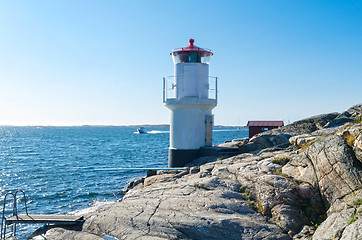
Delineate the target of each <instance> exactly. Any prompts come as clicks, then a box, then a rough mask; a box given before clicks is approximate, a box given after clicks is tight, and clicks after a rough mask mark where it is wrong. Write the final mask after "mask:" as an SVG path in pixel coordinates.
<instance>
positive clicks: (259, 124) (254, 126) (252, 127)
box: [246, 121, 284, 138]
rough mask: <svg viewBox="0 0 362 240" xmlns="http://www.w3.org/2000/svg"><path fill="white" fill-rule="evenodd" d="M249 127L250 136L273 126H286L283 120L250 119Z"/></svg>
mask: <svg viewBox="0 0 362 240" xmlns="http://www.w3.org/2000/svg"><path fill="white" fill-rule="evenodd" d="M246 126H248V127H249V138H251V137H252V136H254V135H256V134H258V133H261V132H265V131H268V130H270V129H273V128H278V127H282V126H284V122H283V121H248V124H247V125H246Z"/></svg>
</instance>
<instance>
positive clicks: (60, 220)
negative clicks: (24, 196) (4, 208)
mask: <svg viewBox="0 0 362 240" xmlns="http://www.w3.org/2000/svg"><path fill="white" fill-rule="evenodd" d="M82 221H83V217H82V216H68V215H32V214H29V215H25V214H24V215H23V214H22V215H18V216H13V217H10V218H7V219H6V220H5V222H6V224H7V225H10V224H13V223H16V224H17V223H28V224H37V223H48V224H63V225H64V224H66V225H71V224H77V223H80V222H82Z"/></svg>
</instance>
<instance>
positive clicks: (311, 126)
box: [33, 104, 362, 240]
mask: <svg viewBox="0 0 362 240" xmlns="http://www.w3.org/2000/svg"><path fill="white" fill-rule="evenodd" d="M361 109H362V104H360V105H355V106H353V107H352V108H350V109H348V110H347V111H345V112H344V113H343V114H338V113H331V114H324V115H319V116H315V117H311V118H308V119H304V120H301V121H298V122H295V123H293V124H290V125H288V126H285V127H283V128H279V129H273V130H271V131H268V132H264V133H262V134H259V135H256V136H254V137H253V138H251V139H248V138H245V139H238V140H233V141H230V142H227V143H225V144H224V145H222V146H226V145H227V147H235V148H238V149H239V150H240V151H241V152H243V153H242V154H240V155H237V156H233V157H228V158H225V159H222V160H220V159H217V158H216V157H205V158H200V159H198V160H197V161H194V162H193V163H192V164H190V165H189V169H187V170H186V171H181V172H175V171H157V172H155V171H153V172H149V173H148V174H147V177H145V178H142V179H139V180H137V181H134V182H133V183H132V184H130V185H129V188H128V191H127V194H126V195H125V196H124V198H123V199H122V200H121V201H120V202H117V203H114V204H109V205H105V206H102V207H100V208H98V209H97V210H96V212H93V213H90V214H88V215H87V216H85V223H84V224H83V226H82V228H81V229H80V230H78V231H75V230H66V229H63V228H51V229H49V230H48V231H45V232H44V233H42V234H40V235H39V234H38V236H42V237H44V238H45V239H99V237H101V236H111V237H113V238H116V239H294V240H306V239H315V240H320V239H334V240H337V239H338V240H346V239H352V240H353V239H362V227H361V226H362V224H361V223H362V216H361V214H362V207H361V206H362V148H361V146H362V124H361V123H359V122H360V120H358V118H359V116H360V115H359V114H360V112H361ZM343 116H344V117H343ZM344 118H349V119H352V118H353V122H351V121H350V120H348V121H346V120H345V119H344ZM337 119H342V120H338V121H337ZM344 121H345V122H344ZM343 122H344V123H343ZM341 124H342V125H341ZM33 239H36V238H33Z"/></svg>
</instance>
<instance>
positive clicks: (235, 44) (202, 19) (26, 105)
mask: <svg viewBox="0 0 362 240" xmlns="http://www.w3.org/2000/svg"><path fill="white" fill-rule="evenodd" d="M191 37H192V38H194V39H195V45H197V46H199V47H204V48H209V49H212V50H213V52H214V56H213V57H212V59H211V61H210V75H212V76H217V77H219V104H218V106H217V107H216V108H215V110H214V114H215V124H223V125H238V124H240V125H246V123H247V121H248V120H284V121H285V122H286V123H288V122H289V121H290V122H293V121H296V120H299V119H302V118H305V117H309V116H312V115H316V114H320V113H327V112H335V111H337V112H341V111H343V110H346V109H347V108H349V107H350V106H352V105H354V104H357V103H362V1H357V0H356V1H351V0H340V1H333V0H328V1H327V0H326V1H322V0H319V1H315V0H293V1H290V0H284V1H278V0H273V1H271V0H264V1H259V0H248V1H243V0H235V1H232V0H228V1H210V0H208V1H188V0H187V1H169V0H163V1H161V0H154V1H151V0H138V1H137V0H134V1H131V0H129V1H121V0H117V1H116V0H107V1H100V0H99V1H98V0H97V1H96V0H84V1H80V0H77V1H73V0H69V1H66V0H53V1H49V0H43V1H41V0H37V1H25V0H23V1H19V0H0V125H83V124H92V125H93V124H94V125H128V124H147V123H148V124H159V123H169V121H170V113H169V110H168V109H167V108H166V107H165V106H164V105H163V103H162V77H163V76H169V75H173V62H172V59H171V56H170V55H169V53H170V51H171V50H172V49H174V48H178V47H184V46H186V45H188V39H189V38H191Z"/></svg>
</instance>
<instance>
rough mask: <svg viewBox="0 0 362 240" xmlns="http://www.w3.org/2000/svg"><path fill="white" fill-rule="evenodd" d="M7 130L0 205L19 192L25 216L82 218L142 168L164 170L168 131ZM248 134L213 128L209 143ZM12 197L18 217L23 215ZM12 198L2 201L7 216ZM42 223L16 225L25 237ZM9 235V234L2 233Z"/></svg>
mask: <svg viewBox="0 0 362 240" xmlns="http://www.w3.org/2000/svg"><path fill="white" fill-rule="evenodd" d="M145 130H146V132H147V133H146V134H139V133H138V132H137V127H118V126H102V127H100V126H79V127H36V126H31V127H12V126H2V127H1V126H0V197H1V198H0V206H1V209H0V210H1V212H0V214H1V215H2V214H3V206H4V196H5V194H6V193H8V192H10V191H11V192H15V191H16V190H22V191H24V192H25V194H26V203H27V207H28V212H29V214H82V213H86V212H89V211H91V210H92V209H94V208H96V207H97V206H100V205H103V204H107V203H111V202H115V201H117V200H119V199H121V198H122V196H123V191H124V190H125V188H126V187H127V184H128V183H129V182H130V181H132V180H134V179H136V178H139V177H143V176H145V175H146V171H147V170H128V169H122V168H164V167H167V156H168V147H169V127H168V126H157V127H146V128H145ZM247 136H248V129H247V128H241V129H239V128H236V127H215V128H214V130H213V144H214V145H215V144H219V143H223V142H225V141H227V140H232V139H236V138H244V137H247ZM24 202H25V201H24V198H23V197H22V194H21V192H19V194H18V201H17V205H18V213H19V214H22V213H25V207H24V206H25V204H24ZM12 207H13V200H12V198H11V197H10V195H9V197H8V198H7V201H6V203H5V216H10V215H12ZM41 226H42V225H20V226H18V227H17V237H16V239H26V238H27V237H28V236H29V235H30V234H31V233H32V232H33V231H35V230H36V229H37V228H39V227H41ZM8 232H9V230H8Z"/></svg>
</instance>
